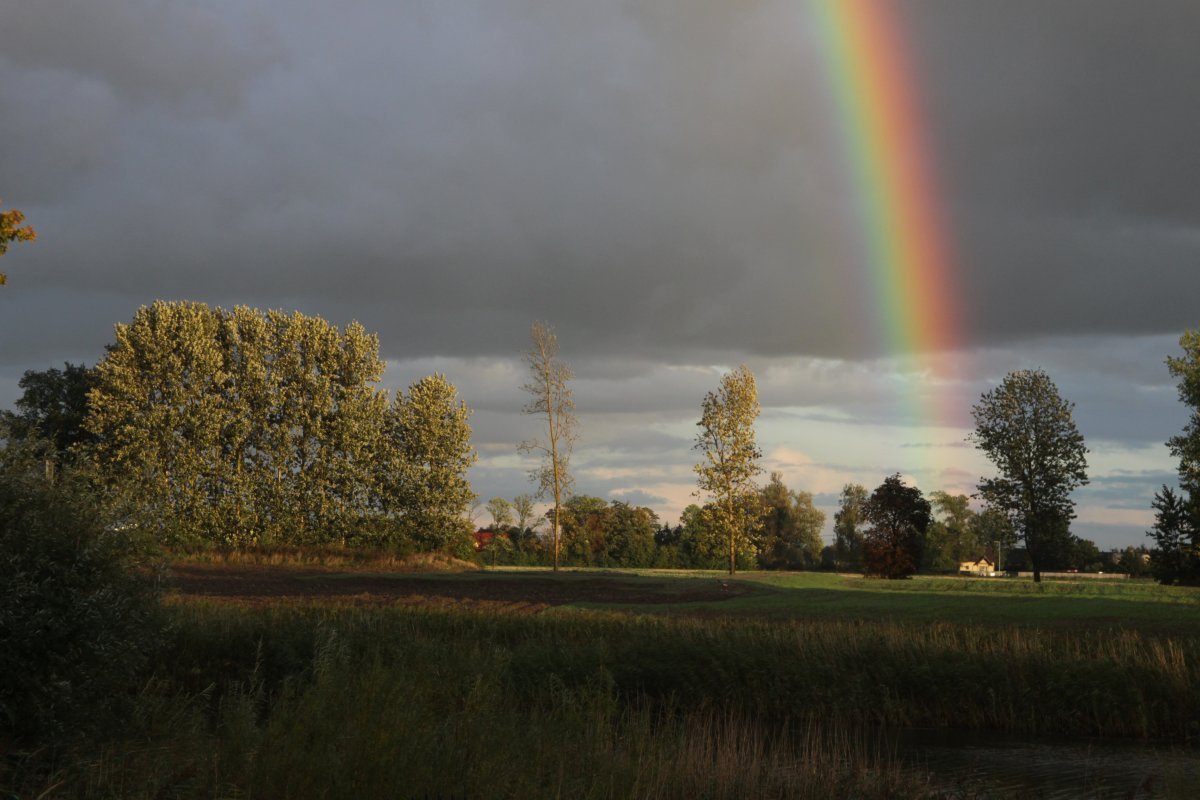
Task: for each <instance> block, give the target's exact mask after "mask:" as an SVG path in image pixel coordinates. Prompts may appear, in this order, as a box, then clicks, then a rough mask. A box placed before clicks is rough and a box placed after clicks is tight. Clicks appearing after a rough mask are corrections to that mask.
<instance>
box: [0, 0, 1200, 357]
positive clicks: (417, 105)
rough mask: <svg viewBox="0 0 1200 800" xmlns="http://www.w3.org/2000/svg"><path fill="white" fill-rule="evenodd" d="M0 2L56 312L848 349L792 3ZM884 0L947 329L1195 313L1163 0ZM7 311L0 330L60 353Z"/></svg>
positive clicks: (1172, 9)
mask: <svg viewBox="0 0 1200 800" xmlns="http://www.w3.org/2000/svg"><path fill="white" fill-rule="evenodd" d="M5 6H6V7H5V9H4V10H5V20H6V22H5V25H4V27H3V30H2V31H0V71H2V75H3V78H4V80H3V81H0V102H2V107H3V108H4V113H3V115H0V134H2V135H3V141H4V142H5V147H4V148H3V150H2V151H0V180H2V181H3V185H0V190H2V191H3V192H4V195H3V197H4V199H5V200H6V201H8V202H9V203H12V204H16V205H19V206H21V207H22V208H24V209H25V210H26V212H27V213H28V214H29V215H30V217H31V218H32V219H34V220H35V221H36V222H37V224H38V227H39V230H40V232H41V234H42V239H41V241H40V242H39V243H38V244H37V245H36V247H29V248H24V249H23V250H22V251H21V252H19V253H18V252H14V254H11V255H10V256H9V257H8V258H7V259H6V264H5V266H6V271H9V272H10V275H11V277H12V280H13V285H12V286H11V287H10V290H9V291H7V292H6V297H4V298H3V302H5V303H6V304H9V303H14V302H16V299H15V297H14V295H15V293H16V292H17V291H21V292H23V295H22V302H25V303H28V304H30V305H35V304H36V308H35V309H34V310H33V311H31V312H29V313H31V314H33V315H35V316H39V317H41V318H44V319H47V320H53V321H54V324H58V325H61V326H62V327H63V332H62V334H61V335H62V336H66V337H68V338H70V337H72V336H74V337H76V338H77V339H79V338H82V337H84V336H88V337H91V336H94V335H95V334H94V330H93V326H90V323H89V325H88V326H87V327H75V324H74V318H75V316H76V315H75V314H73V313H63V314H60V313H57V312H58V310H59V309H65V308H67V307H68V306H72V304H74V303H76V302H77V301H76V300H74V299H73V297H72V296H69V295H67V294H65V292H67V291H68V290H72V291H89V290H94V289H104V290H105V291H107V292H110V293H111V294H110V295H109V297H108V298H107V299H105V300H104V301H103V302H102V303H101V304H99V305H97V306H96V309H97V310H96V311H95V312H93V313H100V312H101V310H102V313H104V314H106V315H108V316H110V317H112V319H110V322H115V321H118V320H120V319H127V318H128V317H129V316H130V315H131V314H132V311H133V309H134V308H135V307H136V306H137V305H138V304H140V303H143V302H147V301H149V300H151V299H154V298H156V297H164V298H177V297H186V298H190V299H201V300H206V301H210V302H214V303H222V304H226V305H232V304H234V303H239V302H241V303H250V304H254V305H259V306H267V307H285V308H300V309H302V310H305V311H309V312H314V313H322V314H324V315H325V316H327V317H329V318H330V319H333V320H335V321H339V322H345V321H347V320H349V319H351V318H356V319H359V320H361V321H362V322H363V323H364V324H366V325H367V327H368V328H369V329H372V330H378V331H380V332H381V334H382V338H383V345H384V351H385V353H387V354H388V355H389V356H390V357H408V358H411V357H419V356H434V355H470V354H494V355H507V354H509V353H511V352H513V351H514V350H515V349H518V348H520V347H521V346H522V344H523V342H524V341H525V339H526V337H527V331H528V324H529V321H530V320H531V319H534V318H541V319H547V320H549V321H551V322H553V323H554V324H556V325H557V326H558V327H559V329H560V332H561V334H562V335H563V338H564V340H570V341H571V342H572V346H573V348H575V350H576V352H578V353H588V354H592V355H596V356H604V355H606V354H607V355H609V356H610V357H611V356H612V355H613V354H621V355H622V356H625V355H628V356H632V357H633V358H634V360H642V361H675V362H679V361H689V360H690V361H695V362H701V363H703V361H704V360H705V359H711V358H713V357H714V355H716V357H718V358H721V359H722V360H723V361H736V360H737V359H738V358H740V357H743V356H753V355H759V356H782V355H789V354H819V355H830V356H847V355H850V356H857V355H862V354H864V353H868V352H870V351H871V350H873V349H875V350H877V349H878V348H879V346H880V343H879V342H878V341H876V340H875V339H874V333H873V329H874V325H875V323H874V322H873V316H874V313H875V312H874V310H873V309H874V302H875V301H874V300H872V299H871V298H870V296H869V293H868V291H867V289H868V287H867V285H866V282H865V281H866V278H865V273H864V272H863V270H862V269H860V268H859V267H857V266H855V264H854V261H853V257H852V256H853V253H854V252H855V251H856V248H857V243H856V239H857V234H856V232H855V223H854V222H853V221H849V220H847V219H846V218H845V213H846V209H847V208H848V205H847V197H846V196H845V195H846V192H847V191H848V189H847V187H846V172H845V169H844V167H843V165H842V164H841V163H840V159H841V155H840V154H841V152H842V146H841V145H840V144H839V143H838V142H837V141H836V138H835V137H836V132H837V126H836V124H835V122H836V118H835V111H834V108H833V106H832V105H831V103H830V96H829V88H828V85H827V83H828V81H827V76H826V74H825V72H824V71H823V68H822V66H821V63H820V59H819V54H818V48H816V47H815V42H814V33H813V30H812V25H811V22H812V21H811V19H810V17H809V15H808V14H807V12H806V11H805V7H804V6H803V5H800V4H795V3H790V2H782V1H781V2H757V3H738V4H732V3H725V2H717V1H716V0H712V1H711V2H704V3H696V2H682V0H679V1H676V0H669V1H668V0H659V1H658V2H653V3H642V4H632V5H630V4H617V3H587V4H558V3H541V2H532V0H530V2H518V1H517V0H511V1H510V2H483V1H482V0H480V1H479V2H462V3H432V2H427V3H404V4H392V3H386V2H382V0H379V2H359V3H350V4H340V5H337V6H336V7H335V6H330V5H328V4H317V3H308V2H299V3H287V4H284V3H273V2H265V1H264V2H259V3H243V2H228V3H215V4H214V3H209V4H204V5H203V6H196V5H195V4H191V3H184V2H181V1H178V2H155V3H150V2H141V1H140V0H139V1H134V2H131V1H129V0H126V1H125V2H111V1H106V2H100V1H98V0H89V1H88V2H83V1H82V0H74V1H70V0H44V2H39V3H36V4H34V3H7V4H5ZM904 8H905V10H906V11H908V12H909V13H907V14H906V15H905V19H906V22H907V24H908V25H909V26H910V27H911V29H912V30H913V31H914V38H913V42H914V48H915V50H916V57H917V62H918V66H919V67H920V69H921V83H922V85H923V86H924V88H925V93H926V96H927V98H928V100H929V110H930V113H929V115H928V119H929V122H930V124H931V126H932V127H931V137H932V141H933V142H934V144H935V145H936V153H935V160H936V161H937V162H938V164H939V165H940V169H941V173H942V176H943V178H944V182H945V184H946V186H947V188H948V194H947V204H948V207H949V208H950V210H951V211H952V213H953V219H954V221H955V223H956V224H955V230H956V232H957V234H958V239H959V244H960V252H961V265H962V277H963V284H964V289H965V291H966V296H965V298H964V300H963V302H964V303H966V304H967V305H968V306H969V307H968V308H967V309H966V312H965V313H964V317H966V318H967V319H968V320H970V327H971V329H972V331H973V335H974V336H976V337H978V339H979V340H989V341H1001V340H1012V339H1019V338H1023V337H1029V336H1034V335H1041V334H1061V333H1072V332H1084V333H1090V332H1099V331H1110V332H1123V331H1142V332H1145V331H1168V330H1178V329H1179V328H1181V327H1183V326H1184V325H1187V324H1194V322H1195V320H1194V314H1195V312H1194V309H1193V308H1192V307H1191V306H1190V298H1192V297H1193V296H1195V294H1196V292H1197V290H1198V289H1200V269H1197V268H1196V267H1197V266H1198V265H1197V261H1198V260H1200V259H1197V255H1198V254H1200V233H1198V227H1200V226H1198V220H1197V217H1198V204H1200V197H1198V194H1200V193H1197V192H1196V191H1195V189H1194V186H1195V185H1196V180H1194V178H1196V177H1200V176H1198V175H1197V173H1198V172H1200V170H1198V169H1197V158H1200V156H1198V155H1197V152H1198V151H1197V150H1196V148H1195V147H1194V142H1195V141H1196V134H1197V133H1198V132H1200V129H1198V128H1197V125H1198V122H1200V105H1198V104H1196V103H1195V102H1193V87H1194V86H1195V85H1197V83H1198V79H1200V50H1198V49H1197V48H1195V47H1194V46H1193V45H1194V42H1193V41H1192V39H1191V36H1190V34H1191V32H1192V31H1194V30H1195V29H1196V23H1197V22H1198V21H1200V11H1197V7H1196V6H1195V5H1194V4H1191V3H1176V4H1169V3H1162V2H1160V3H1148V4H1139V5H1138V7H1137V9H1136V10H1134V9H1132V8H1131V7H1130V6H1129V5H1128V4H1127V3H1123V2H1122V3H1118V2H1104V3H1098V2H1087V3H1054V4H1043V3H1037V4H1020V3H1011V2H1003V3H1001V2H995V3H986V4H985V3H953V4H952V3H934V2H916V3H910V4H907V5H905V7H904ZM18 258H19V260H18ZM34 290H36V291H34ZM84 316H85V317H86V316H88V315H86V314H85V315H84ZM15 319H16V316H15V315H14V314H13V313H12V312H11V311H10V310H8V309H6V310H5V313H4V314H3V316H2V317H0V335H3V336H4V338H5V340H6V341H19V344H17V345H15V346H14V347H13V348H12V349H11V350H8V351H6V353H5V359H13V360H16V359H21V360H23V361H24V362H26V363H33V362H36V361H38V360H39V359H40V360H47V359H49V358H51V357H52V356H53V355H54V354H55V353H57V352H58V349H57V348H58V344H57V335H56V337H51V338H46V337H42V336H33V335H28V329H25V330H24V334H25V335H22V336H17V329H16V327H15V325H16V323H15V322H13V320H15ZM52 339H53V340H54V341H55V343H54V345H53V346H52V345H51V341H52ZM100 344H101V343H99V342H97V343H95V345H94V346H97V347H98V346H100ZM75 349H77V350H82V349H84V348H82V347H81V346H79V345H76V348H75ZM722 354H723V355H722Z"/></svg>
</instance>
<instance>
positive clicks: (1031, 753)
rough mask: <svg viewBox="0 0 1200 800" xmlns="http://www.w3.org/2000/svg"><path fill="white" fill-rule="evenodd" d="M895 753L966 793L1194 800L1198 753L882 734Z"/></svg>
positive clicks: (1199, 793) (1144, 746)
mask: <svg viewBox="0 0 1200 800" xmlns="http://www.w3.org/2000/svg"><path fill="white" fill-rule="evenodd" d="M888 738H889V744H890V745H891V746H892V747H893V748H894V750H893V752H894V753H895V755H896V756H897V758H898V759H899V760H900V761H902V762H904V763H906V764H908V765H910V766H913V767H916V768H919V769H922V770H926V771H928V772H929V773H931V774H932V776H933V778H934V782H935V783H936V784H938V785H939V786H942V787H944V788H946V789H949V790H959V791H961V792H962V794H963V796H965V797H979V798H985V797H988V796H989V793H994V794H996V795H998V796H1001V797H1019V798H1026V797H1028V798H1043V799H1044V800H1076V799H1077V798H1088V799H1089V800H1091V799H1092V798H1121V799H1122V800H1142V798H1189V799H1191V798H1197V797H1200V750H1197V749H1187V748H1182V747H1171V746H1168V745H1160V744H1152V743H1141V742H1130V741H1126V740H1113V739H1087V740H1080V739H1047V738H1038V739H1028V738H1026V739H1021V738H1017V737H1003V736H997V735H995V734H979V733H965V732H962V731H946V730H909V731H905V732H904V733H903V734H896V735H895V736H894V737H888Z"/></svg>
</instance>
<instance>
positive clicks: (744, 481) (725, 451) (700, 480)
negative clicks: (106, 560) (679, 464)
mask: <svg viewBox="0 0 1200 800" xmlns="http://www.w3.org/2000/svg"><path fill="white" fill-rule="evenodd" d="M759 411H760V406H759V403H758V387H757V386H756V385H755V382H754V375H753V373H751V372H750V369H749V368H748V367H746V366H745V365H742V366H740V367H738V368H737V369H735V370H733V371H732V372H729V373H726V374H725V375H723V376H722V377H721V384H720V386H719V387H718V389H717V391H716V392H709V393H708V394H706V395H705V396H704V402H703V404H702V406H701V414H700V421H699V422H697V423H696V425H697V426H698V427H699V428H700V432H699V433H697V434H696V444H695V449H696V450H699V451H700V452H701V453H702V454H703V456H704V460H703V461H701V462H700V463H699V464H697V465H696V467H695V470H696V475H697V476H698V477H697V484H698V486H699V490H700V492H699V493H700V494H702V495H704V496H707V497H708V498H709V499H710V502H709V503H708V504H707V505H706V506H705V509H706V511H707V512H708V513H709V514H710V515H711V517H712V522H713V526H714V527H715V528H716V529H717V530H718V531H720V533H721V534H722V536H723V538H724V539H725V542H726V544H727V552H728V554H729V574H730V575H732V574H734V573H735V572H736V571H737V553H738V545H739V542H740V541H741V540H743V539H746V538H747V537H748V536H749V534H750V530H751V528H752V526H753V525H754V524H755V523H756V522H757V521H758V519H759V518H760V517H761V515H762V503H761V500H760V494H759V490H758V487H757V485H756V484H755V482H754V479H755V478H756V477H757V476H758V474H759V473H760V472H762V467H760V466H759V463H758V460H759V459H760V458H761V457H762V451H761V450H759V448H758V444H757V443H756V442H755V434H754V422H755V420H756V419H758V414H759Z"/></svg>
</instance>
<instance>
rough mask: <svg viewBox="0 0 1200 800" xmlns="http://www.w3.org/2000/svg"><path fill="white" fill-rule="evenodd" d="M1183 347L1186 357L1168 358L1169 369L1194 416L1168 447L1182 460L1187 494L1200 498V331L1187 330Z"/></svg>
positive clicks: (1181, 466) (1182, 340) (1171, 440)
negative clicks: (1199, 496)
mask: <svg viewBox="0 0 1200 800" xmlns="http://www.w3.org/2000/svg"><path fill="white" fill-rule="evenodd" d="M1179 346H1180V347H1181V348H1182V349H1183V355H1180V356H1172V357H1170V358H1168V359H1167V369H1168V370H1170V372H1171V377H1173V378H1175V379H1177V380H1178V381H1179V400H1180V402H1182V403H1183V404H1184V405H1185V406H1187V407H1188V408H1190V409H1191V415H1190V416H1189V417H1188V422H1187V425H1186V426H1185V427H1184V429H1183V433H1181V434H1179V435H1178V436H1172V437H1171V438H1170V439H1169V440H1168V441H1167V446H1168V447H1170V448H1171V455H1173V456H1175V457H1176V458H1178V459H1179V478H1180V482H1181V484H1182V485H1183V488H1184V491H1186V492H1187V493H1188V494H1190V495H1200V330H1194V331H1184V333H1183V336H1181V337H1180V339H1179Z"/></svg>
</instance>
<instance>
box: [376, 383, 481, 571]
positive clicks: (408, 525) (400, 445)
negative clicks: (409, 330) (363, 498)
mask: <svg viewBox="0 0 1200 800" xmlns="http://www.w3.org/2000/svg"><path fill="white" fill-rule="evenodd" d="M470 415H471V411H470V409H469V408H467V405H466V403H464V402H462V401H460V400H459V399H458V392H457V390H456V389H455V388H454V386H453V384H451V383H450V382H449V381H447V380H446V379H445V377H443V376H442V375H431V376H429V377H425V378H422V379H421V380H419V381H417V382H416V383H414V384H413V385H412V386H410V387H409V389H408V392H407V394H400V395H397V396H396V398H395V401H394V402H393V404H392V406H391V408H390V409H389V414H388V429H387V430H388V437H387V441H386V444H385V448H386V449H385V452H390V454H391V457H390V458H389V459H387V461H388V463H389V464H390V470H391V474H390V475H389V476H388V479H387V480H388V485H387V488H388V490H389V491H388V492H387V493H386V497H387V500H386V502H387V503H388V504H389V507H390V510H391V511H392V513H393V514H395V515H396V516H397V517H398V518H399V520H400V522H401V525H402V528H403V529H404V531H405V532H406V533H407V535H408V536H409V537H410V538H411V539H413V540H414V541H416V542H418V543H419V544H420V545H422V546H423V547H424V548H426V549H434V550H445V549H465V544H466V542H467V540H468V538H469V531H468V530H467V528H468V527H469V525H468V523H467V521H466V516H467V510H468V508H469V507H470V505H471V502H472V501H473V500H474V499H475V494H474V493H473V492H472V491H471V484H470V482H469V481H468V480H467V470H468V469H469V468H470V466H471V465H472V464H474V463H475V461H476V459H477V455H476V453H475V450H474V449H473V448H472V447H471V427H470V425H469V423H468V418H469V417H470Z"/></svg>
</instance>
